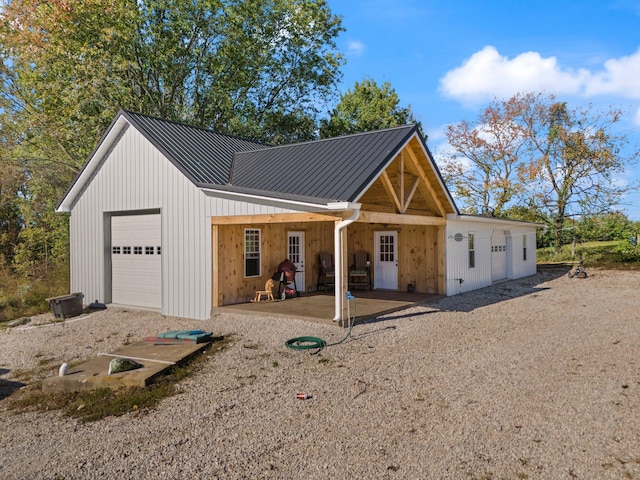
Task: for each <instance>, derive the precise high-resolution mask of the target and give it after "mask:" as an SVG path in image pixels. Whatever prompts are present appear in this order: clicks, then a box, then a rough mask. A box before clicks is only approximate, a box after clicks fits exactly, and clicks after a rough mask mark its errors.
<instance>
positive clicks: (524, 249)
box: [522, 233, 527, 262]
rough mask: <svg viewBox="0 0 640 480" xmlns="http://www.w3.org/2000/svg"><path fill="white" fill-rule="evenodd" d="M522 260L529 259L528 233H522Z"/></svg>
mask: <svg viewBox="0 0 640 480" xmlns="http://www.w3.org/2000/svg"><path fill="white" fill-rule="evenodd" d="M522 261H523V262H526V261H527V234H526V233H524V234H523V235H522Z"/></svg>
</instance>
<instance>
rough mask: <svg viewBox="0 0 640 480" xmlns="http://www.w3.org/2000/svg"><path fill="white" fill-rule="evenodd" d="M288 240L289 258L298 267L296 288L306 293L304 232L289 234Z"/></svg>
mask: <svg viewBox="0 0 640 480" xmlns="http://www.w3.org/2000/svg"><path fill="white" fill-rule="evenodd" d="M288 238H289V240H288V242H287V243H288V247H287V258H288V259H289V260H291V262H293V264H294V265H295V266H296V288H297V289H298V291H299V292H304V291H305V285H304V232H289V234H288Z"/></svg>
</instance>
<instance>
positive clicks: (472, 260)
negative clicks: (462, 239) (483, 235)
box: [468, 232, 476, 268]
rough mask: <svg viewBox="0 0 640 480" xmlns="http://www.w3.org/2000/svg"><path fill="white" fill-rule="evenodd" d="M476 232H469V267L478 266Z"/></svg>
mask: <svg viewBox="0 0 640 480" xmlns="http://www.w3.org/2000/svg"><path fill="white" fill-rule="evenodd" d="M475 237H476V236H475V233H471V232H469V236H468V240H469V268H476V245H475V243H476V242H475V240H476V238H475Z"/></svg>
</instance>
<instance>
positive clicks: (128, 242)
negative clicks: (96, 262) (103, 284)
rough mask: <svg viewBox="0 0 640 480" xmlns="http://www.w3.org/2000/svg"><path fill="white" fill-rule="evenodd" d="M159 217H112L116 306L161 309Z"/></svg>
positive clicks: (112, 283) (112, 259) (112, 261)
mask: <svg viewBox="0 0 640 480" xmlns="http://www.w3.org/2000/svg"><path fill="white" fill-rule="evenodd" d="M160 240H161V232H160V214H153V215H128V216H117V217H116V216H114V217H112V218H111V245H112V251H111V275H112V279H111V287H112V292H111V298H112V302H113V303H117V304H122V305H132V306H140V307H148V308H161V307H162V297H161V278H162V276H161V273H162V262H161V260H162V256H161V244H160Z"/></svg>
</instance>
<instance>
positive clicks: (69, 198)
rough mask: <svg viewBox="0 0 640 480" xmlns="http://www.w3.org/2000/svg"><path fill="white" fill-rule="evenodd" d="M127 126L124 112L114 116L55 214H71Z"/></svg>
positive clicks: (57, 206)
mask: <svg viewBox="0 0 640 480" xmlns="http://www.w3.org/2000/svg"><path fill="white" fill-rule="evenodd" d="M129 125H130V122H129V121H128V120H127V118H126V117H125V115H124V111H122V110H121V111H120V112H118V115H116V118H115V119H114V120H113V122H111V125H110V126H109V128H108V129H107V131H106V132H105V134H104V135H103V136H102V138H101V139H100V141H99V142H98V145H97V146H96V148H95V149H94V150H93V152H92V153H91V155H89V158H88V160H87V161H86V162H85V164H84V165H83V167H82V169H81V170H80V172H78V174H77V175H76V178H75V179H74V180H73V182H72V183H71V185H70V186H69V188H68V189H67V191H66V193H65V194H64V196H63V197H62V199H61V200H60V202H59V203H58V205H56V209H55V211H56V213H68V212H71V210H72V208H73V206H74V204H75V202H76V200H77V199H78V197H79V196H80V194H81V193H82V191H83V190H84V188H85V186H86V185H87V183H89V181H90V180H91V178H92V177H93V175H94V174H95V173H96V171H97V170H98V169H99V168H100V165H101V164H102V161H103V159H104V158H105V157H106V156H107V155H108V154H109V152H110V150H111V149H112V147H113V145H114V144H115V142H116V139H117V138H119V137H120V136H121V135H122V134H123V133H124V131H125V130H126V129H127V128H128V127H129Z"/></svg>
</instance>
